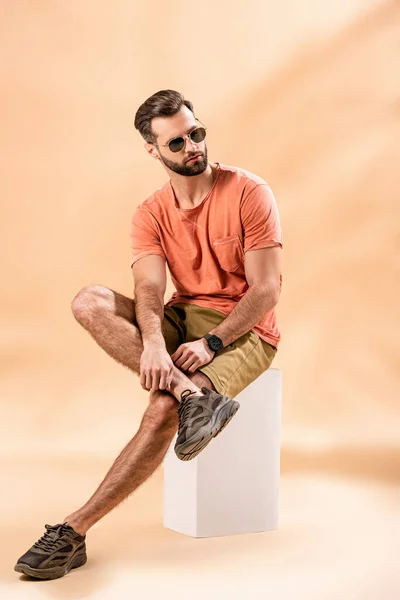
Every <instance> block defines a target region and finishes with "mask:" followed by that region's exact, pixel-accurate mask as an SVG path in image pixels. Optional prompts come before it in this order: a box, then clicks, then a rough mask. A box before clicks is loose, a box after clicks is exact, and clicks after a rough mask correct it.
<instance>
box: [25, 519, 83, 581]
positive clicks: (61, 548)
mask: <svg viewBox="0 0 400 600" xmlns="http://www.w3.org/2000/svg"><path fill="white" fill-rule="evenodd" d="M45 527H46V530H47V531H46V532H45V533H44V535H42V537H41V538H40V539H39V540H38V541H37V542H35V543H34V544H33V546H32V547H31V548H30V549H29V550H28V552H25V554H24V555H23V556H21V558H19V559H18V561H17V564H16V565H15V567H14V571H18V573H24V575H30V576H31V577H36V578H37V579H57V578H58V577H63V576H64V575H66V574H67V573H68V572H69V571H70V570H71V569H76V568H77V567H81V566H82V565H84V564H85V562H86V560H87V556H86V543H85V538H86V536H85V535H83V536H82V535H79V533H76V531H75V530H74V529H72V527H71V526H70V525H67V523H63V524H61V523H59V524H57V525H45Z"/></svg>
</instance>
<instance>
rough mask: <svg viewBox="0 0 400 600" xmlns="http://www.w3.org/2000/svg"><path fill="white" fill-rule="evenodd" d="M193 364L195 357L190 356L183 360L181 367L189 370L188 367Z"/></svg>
mask: <svg viewBox="0 0 400 600" xmlns="http://www.w3.org/2000/svg"><path fill="white" fill-rule="evenodd" d="M192 364H193V358H191V357H189V358H187V359H186V360H185V361H184V362H183V364H182V367H181V369H182V370H183V371H187V370H188V368H189V367H190V366H191V365H192Z"/></svg>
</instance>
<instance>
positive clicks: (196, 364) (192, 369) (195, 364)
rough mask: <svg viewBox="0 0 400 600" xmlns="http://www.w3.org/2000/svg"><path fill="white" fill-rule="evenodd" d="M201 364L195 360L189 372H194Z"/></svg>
mask: <svg viewBox="0 0 400 600" xmlns="http://www.w3.org/2000/svg"><path fill="white" fill-rule="evenodd" d="M200 366H201V364H200V363H199V362H198V361H196V362H194V363H193V364H192V365H191V366H190V367H189V368H188V373H193V372H194V371H195V370H196V369H198V368H199V367H200Z"/></svg>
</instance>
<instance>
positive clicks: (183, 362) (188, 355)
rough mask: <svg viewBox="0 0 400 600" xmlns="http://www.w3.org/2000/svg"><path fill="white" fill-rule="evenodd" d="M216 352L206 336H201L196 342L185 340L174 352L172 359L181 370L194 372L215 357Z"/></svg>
mask: <svg viewBox="0 0 400 600" xmlns="http://www.w3.org/2000/svg"><path fill="white" fill-rule="evenodd" d="M214 355H215V352H214V351H213V350H211V348H210V347H209V345H208V344H207V340H206V339H205V338H200V339H199V340H195V341H194V342H185V343H184V344H181V345H180V346H179V348H177V350H175V352H174V353H173V354H171V359H172V360H173V361H174V363H175V366H176V367H178V368H179V369H181V371H187V372H188V373H193V371H195V370H196V369H198V368H199V367H202V366H203V365H206V364H207V363H209V362H210V361H211V360H212V359H213V358H214Z"/></svg>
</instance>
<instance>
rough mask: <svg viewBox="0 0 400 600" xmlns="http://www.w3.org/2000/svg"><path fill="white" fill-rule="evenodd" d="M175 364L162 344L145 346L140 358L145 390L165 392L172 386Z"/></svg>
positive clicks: (142, 382)
mask: <svg viewBox="0 0 400 600" xmlns="http://www.w3.org/2000/svg"><path fill="white" fill-rule="evenodd" d="M173 369H174V363H173V362H172V360H171V357H170V355H169V354H168V352H167V349H166V348H165V346H164V345H162V344H151V345H149V346H145V347H144V350H143V352H142V355H141V357H140V385H141V386H142V388H143V389H144V390H147V391H150V390H151V391H152V392H153V391H156V390H165V389H166V388H167V387H169V386H170V385H171V380H172V375H173Z"/></svg>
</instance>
